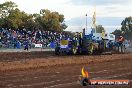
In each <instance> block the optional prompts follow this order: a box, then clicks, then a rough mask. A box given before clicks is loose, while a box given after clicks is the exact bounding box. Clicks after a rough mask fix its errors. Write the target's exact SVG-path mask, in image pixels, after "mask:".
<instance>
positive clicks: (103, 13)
mask: <svg viewBox="0 0 132 88" xmlns="http://www.w3.org/2000/svg"><path fill="white" fill-rule="evenodd" d="M5 1H9V0H0V3H3V2H5ZM10 1H13V2H15V3H16V4H17V5H18V8H19V9H20V10H23V11H25V12H27V13H39V11H40V9H49V10H51V11H57V12H59V13H61V14H64V16H65V22H66V23H67V25H68V26H69V27H68V29H67V30H72V31H80V30H81V28H83V27H84V25H85V14H86V13H87V14H88V26H89V28H90V27H91V18H90V17H92V15H93V12H94V7H96V12H97V24H102V25H103V26H104V27H105V28H106V30H107V31H109V32H111V31H113V30H114V29H116V28H120V26H121V25H120V23H121V21H122V20H123V19H124V18H125V17H128V16H132V0H10Z"/></svg>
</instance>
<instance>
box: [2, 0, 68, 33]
mask: <svg viewBox="0 0 132 88" xmlns="http://www.w3.org/2000/svg"><path fill="white" fill-rule="evenodd" d="M64 19H65V18H64V15H63V14H60V13H58V12H55V11H54V12H52V11H50V10H48V9H41V10H40V13H39V14H38V13H34V14H27V13H25V12H24V11H21V10H20V9H18V6H17V5H16V3H14V2H12V1H7V2H4V3H2V4H0V28H11V29H18V28H19V29H23V28H26V29H28V30H34V29H41V30H48V31H63V30H65V29H66V28H67V25H66V24H65V23H64Z"/></svg>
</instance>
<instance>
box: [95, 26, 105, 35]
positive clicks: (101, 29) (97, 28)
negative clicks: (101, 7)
mask: <svg viewBox="0 0 132 88" xmlns="http://www.w3.org/2000/svg"><path fill="white" fill-rule="evenodd" d="M102 31H105V29H104V27H103V26H102V25H97V26H96V32H97V33H102Z"/></svg>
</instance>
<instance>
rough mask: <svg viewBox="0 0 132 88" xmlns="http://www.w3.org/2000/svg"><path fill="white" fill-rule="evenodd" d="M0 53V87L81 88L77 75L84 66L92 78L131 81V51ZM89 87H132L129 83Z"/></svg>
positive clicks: (92, 87) (91, 87)
mask: <svg viewBox="0 0 132 88" xmlns="http://www.w3.org/2000/svg"><path fill="white" fill-rule="evenodd" d="M0 56H1V59H0V88H82V86H81V85H80V84H79V82H78V77H79V75H81V68H82V67H83V66H85V68H86V69H87V70H88V71H89V72H90V78H91V79H130V80H132V53H129V54H123V55H121V54H119V55H117V54H114V55H101V56H86V55H82V56H80V55H78V56H55V55H54V54H53V52H32V53H31V52H29V53H0ZM86 88H89V87H86ZM90 88H132V84H131V85H124V86H90Z"/></svg>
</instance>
